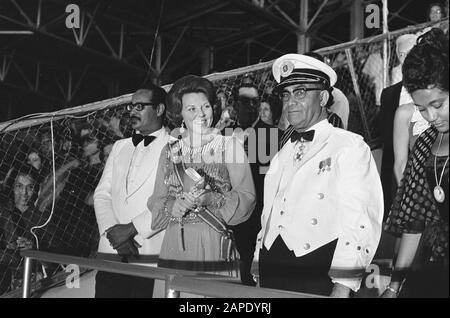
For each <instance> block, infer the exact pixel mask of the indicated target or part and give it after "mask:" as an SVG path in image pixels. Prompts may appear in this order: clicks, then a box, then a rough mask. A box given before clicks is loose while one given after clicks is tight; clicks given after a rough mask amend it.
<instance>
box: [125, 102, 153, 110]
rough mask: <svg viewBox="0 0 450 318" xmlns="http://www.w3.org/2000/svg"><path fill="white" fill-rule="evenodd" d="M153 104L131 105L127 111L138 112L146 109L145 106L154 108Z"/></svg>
mask: <svg viewBox="0 0 450 318" xmlns="http://www.w3.org/2000/svg"><path fill="white" fill-rule="evenodd" d="M153 105H154V104H153V103H134V104H133V103H129V104H128V105H127V110H128V111H131V110H133V109H136V110H137V111H138V112H140V111H141V110H143V109H144V107H145V106H153Z"/></svg>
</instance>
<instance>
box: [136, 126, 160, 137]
mask: <svg viewBox="0 0 450 318" xmlns="http://www.w3.org/2000/svg"><path fill="white" fill-rule="evenodd" d="M164 130H165V127H164V126H163V127H161V129H158V130H157V131H154V132H152V133H151V134H150V135H148V136H155V137H156V138H158V137H159V136H160V135H161V134H162V133H163V131H164ZM136 133H137V134H140V133H141V132H140V131H139V130H136ZM142 135H144V134H142ZM144 136H146V135H144Z"/></svg>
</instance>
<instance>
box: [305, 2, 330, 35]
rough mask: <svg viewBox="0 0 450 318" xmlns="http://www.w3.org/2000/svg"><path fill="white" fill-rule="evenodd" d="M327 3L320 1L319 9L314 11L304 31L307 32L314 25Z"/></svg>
mask: <svg viewBox="0 0 450 318" xmlns="http://www.w3.org/2000/svg"><path fill="white" fill-rule="evenodd" d="M328 1H329V0H323V1H322V3H321V4H320V7H319V8H318V9H317V10H316V13H314V15H313V17H312V18H311V19H310V20H309V22H308V25H307V27H306V31H308V29H309V28H310V27H311V25H312V24H313V23H314V21H316V19H317V17H318V16H319V14H320V13H321V12H322V10H323V8H325V6H326V5H327V3H328Z"/></svg>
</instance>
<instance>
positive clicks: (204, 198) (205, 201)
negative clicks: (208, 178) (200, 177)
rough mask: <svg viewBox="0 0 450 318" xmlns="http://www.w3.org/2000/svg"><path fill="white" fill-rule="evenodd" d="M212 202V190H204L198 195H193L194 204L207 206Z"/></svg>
mask: <svg viewBox="0 0 450 318" xmlns="http://www.w3.org/2000/svg"><path fill="white" fill-rule="evenodd" d="M213 202H214V192H212V191H211V190H206V191H204V192H203V193H202V194H201V195H199V196H198V197H195V200H194V204H195V205H196V206H209V205H211V204H212V203H213Z"/></svg>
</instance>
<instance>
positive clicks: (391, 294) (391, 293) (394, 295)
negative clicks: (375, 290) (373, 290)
mask: <svg viewBox="0 0 450 318" xmlns="http://www.w3.org/2000/svg"><path fill="white" fill-rule="evenodd" d="M380 297H381V298H397V297H398V295H397V293H396V292H394V291H393V290H392V289H390V288H386V289H385V290H384V292H383V293H382V294H381V296H380Z"/></svg>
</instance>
